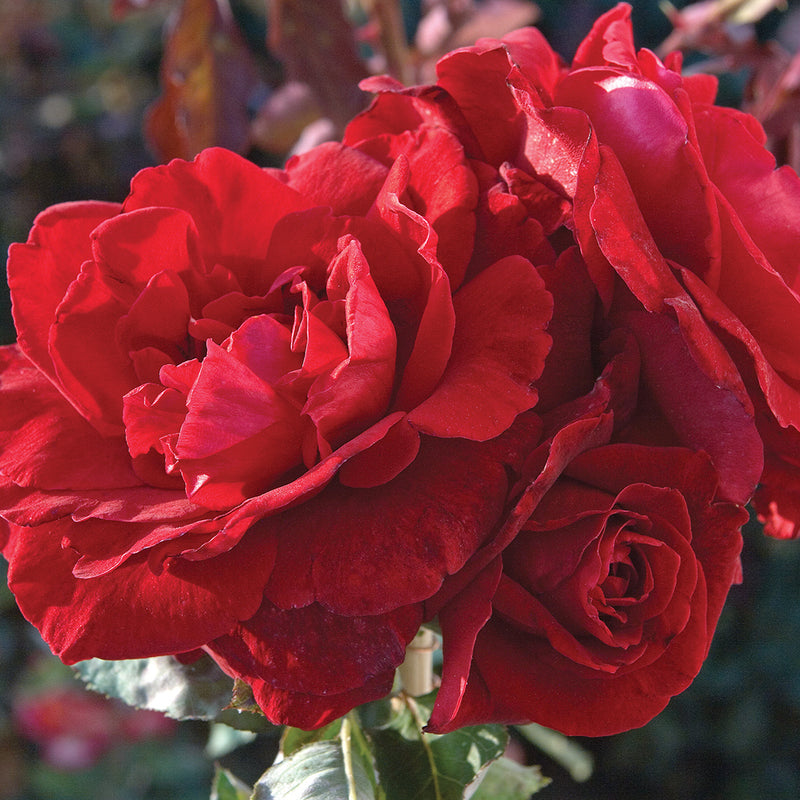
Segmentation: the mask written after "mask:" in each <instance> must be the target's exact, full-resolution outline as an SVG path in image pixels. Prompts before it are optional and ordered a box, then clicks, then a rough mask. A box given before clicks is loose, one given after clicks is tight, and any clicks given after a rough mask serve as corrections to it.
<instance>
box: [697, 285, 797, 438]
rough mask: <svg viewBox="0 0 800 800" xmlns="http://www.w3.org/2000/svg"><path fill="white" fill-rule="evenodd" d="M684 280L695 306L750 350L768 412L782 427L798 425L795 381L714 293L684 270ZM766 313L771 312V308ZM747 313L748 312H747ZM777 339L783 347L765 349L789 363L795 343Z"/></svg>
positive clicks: (786, 338)
mask: <svg viewBox="0 0 800 800" xmlns="http://www.w3.org/2000/svg"><path fill="white" fill-rule="evenodd" d="M683 279H684V282H685V284H686V286H687V288H688V289H689V291H690V292H691V294H692V296H693V298H694V299H695V300H696V302H697V305H698V306H699V307H700V308H701V309H702V311H703V314H704V315H705V316H706V317H707V318H708V319H709V321H711V322H713V323H715V324H716V325H718V326H719V327H720V328H721V329H722V330H723V331H726V332H727V333H730V334H731V335H732V336H734V337H735V338H736V339H738V340H739V341H740V342H742V343H743V344H744V346H745V348H746V349H747V351H749V354H750V356H751V358H752V367H753V371H754V373H755V378H756V380H757V382H758V387H759V388H760V389H761V391H762V392H763V395H764V399H765V401H766V403H767V405H768V407H769V409H770V412H771V413H772V414H773V415H774V416H775V418H776V419H777V420H778V422H779V424H781V425H783V426H784V427H786V426H788V425H793V426H794V427H795V428H798V427H800V416H798V415H800V395H799V394H798V389H797V388H796V385H797V381H796V380H795V381H794V385H793V384H792V383H791V382H789V381H787V380H785V379H784V377H783V376H782V375H781V374H780V373H779V372H778V371H777V370H776V369H775V366H774V365H773V364H771V363H770V361H769V359H768V357H767V356H766V354H765V349H762V347H761V343H760V342H759V341H758V340H757V339H756V337H755V336H754V334H753V332H752V331H751V330H749V329H748V328H747V327H746V326H745V325H744V324H743V323H742V321H741V320H739V319H738V318H737V317H736V315H735V314H734V313H732V311H731V310H730V309H729V308H727V307H726V306H725V304H724V303H723V302H722V300H720V298H719V297H718V296H717V295H715V294H714V293H713V292H711V291H709V290H708V288H707V287H706V286H705V285H704V284H703V283H701V282H700V281H699V280H698V279H697V278H696V277H695V276H694V275H691V274H689V273H685V274H684V275H683ZM753 304H754V305H757V304H758V301H757V300H756V299H755V298H754V299H753ZM765 313H767V314H768V315H770V316H771V315H772V311H770V310H768V311H766V312H765ZM748 316H750V315H749V314H748ZM756 324H757V328H756V330H757V331H758V330H759V329H760V328H761V323H760V322H757V323H756ZM767 325H769V322H767ZM773 331H774V333H776V334H780V331H778V330H777V329H776V328H773ZM772 338H773V342H775V341H776V339H777V338H778V337H775V336H773V337H772ZM780 338H781V339H783V342H784V343H785V346H784V348H781V347H780V345H779V346H778V347H767V348H766V349H767V350H768V352H769V353H770V355H771V356H773V357H775V356H777V358H776V359H775V360H776V361H779V362H780V363H782V364H784V365H789V361H788V360H787V354H786V352H785V351H787V350H788V351H790V350H791V349H793V345H794V343H793V342H792V341H791V338H792V337H780ZM782 350H783V351H784V352H782ZM746 371H747V372H749V371H750V369H746ZM755 383H756V381H753V390H755V392H757V391H758V389H757V388H756V386H755Z"/></svg>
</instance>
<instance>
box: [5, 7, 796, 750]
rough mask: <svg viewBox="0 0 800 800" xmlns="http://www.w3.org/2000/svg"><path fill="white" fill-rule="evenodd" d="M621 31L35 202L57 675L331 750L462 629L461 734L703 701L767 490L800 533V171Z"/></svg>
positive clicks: (479, 60)
mask: <svg viewBox="0 0 800 800" xmlns="http://www.w3.org/2000/svg"><path fill="white" fill-rule="evenodd" d="M629 17H630V8H629V7H628V6H626V5H620V6H618V7H617V8H615V9H614V10H612V11H610V12H609V13H607V14H606V15H605V16H604V17H602V18H601V19H600V20H599V21H598V22H597V23H596V25H595V27H594V28H593V30H592V31H591V32H590V34H589V35H588V37H587V38H586V39H585V41H584V42H583V43H582V44H581V46H580V48H579V49H578V51H577V54H576V56H575V58H574V60H573V62H572V64H571V65H566V64H565V63H564V62H563V61H562V60H561V58H560V57H559V56H558V55H556V54H555V53H554V52H553V51H552V49H551V48H550V47H549V45H548V44H547V43H546V41H545V40H544V39H543V37H542V36H541V34H540V33H539V32H538V31H537V30H535V29H523V30H519V31H516V32H514V33H512V34H510V35H509V36H507V37H506V38H505V39H503V40H502V41H498V40H481V41H479V42H478V44H476V45H475V46H474V47H468V48H465V49H461V50H457V51H455V52H453V53H450V54H449V55H447V56H446V57H444V58H443V59H442V60H441V61H440V62H439V64H438V80H437V83H436V84H435V85H430V86H418V87H414V88H406V87H404V86H402V85H400V84H398V83H396V82H395V81H393V80H392V79H389V78H373V79H369V80H368V81H367V82H366V83H365V88H366V89H368V90H370V91H372V92H374V93H375V95H376V96H375V99H374V101H373V103H372V105H371V106H370V108H369V109H368V110H367V111H365V112H364V113H363V114H361V115H360V116H359V117H357V118H356V119H355V120H353V121H352V123H351V124H350V125H349V127H348V129H347V131H346V133H345V136H344V139H343V141H342V142H337V143H328V144H324V145H321V146H319V147H317V148H316V149H313V150H311V151H310V152H307V153H305V154H304V155H301V156H296V157H294V158H292V159H291V160H290V161H289V162H288V164H287V165H286V167H285V169H283V170H265V169H261V168H259V167H257V166H255V165H253V164H252V163H250V162H248V161H246V160H244V159H242V158H240V157H238V156H236V155H234V154H232V153H230V152H226V151H223V150H209V151H206V152H204V153H202V154H201V155H200V156H198V157H197V159H196V160H195V161H193V162H191V163H188V162H183V161H173V162H171V163H169V164H167V165H165V166H160V167H156V168H152V169H146V170H144V171H142V172H140V173H139V174H138V175H136V177H135V178H134V179H133V182H132V185H131V191H130V194H129V195H128V197H127V198H126V199H125V201H124V203H122V205H117V204H113V203H100V202H77V203H69V204H64V205H58V206H54V207H52V208H50V209H48V210H46V211H44V212H43V213H41V214H40V215H39V216H38V218H37V219H36V221H35V223H34V226H33V230H32V231H31V234H30V237H29V239H28V241H27V242H26V243H25V244H18V245H14V246H13V247H12V249H11V252H10V258H9V262H8V277H9V285H10V288H11V293H12V300H13V313H14V319H15V323H16V327H17V330H18V343H17V344H16V345H13V346H8V347H5V348H3V350H2V374H1V375H0V380H1V381H2V384H1V386H0V409H1V411H0V427H2V432H1V442H2V446H1V448H0V479H1V481H2V483H0V514H2V517H3V519H4V520H5V521H6V524H5V525H4V528H3V530H2V533H0V543H2V547H3V554H4V556H5V557H6V559H7V560H8V562H9V572H8V579H9V585H10V587H11V589H12V590H13V592H14V593H15V595H16V598H17V601H18V603H19V606H20V608H21V610H22V612H23V613H24V614H25V616H26V617H27V618H28V619H29V620H30V621H31V622H32V623H33V624H34V625H35V626H36V627H37V628H38V629H39V630H40V631H41V633H42V635H43V637H44V639H45V640H46V641H47V643H48V644H49V645H50V647H51V648H52V649H53V651H54V652H55V653H56V654H58V655H59V656H60V657H61V658H62V659H63V660H64V661H65V662H67V663H74V662H76V661H79V660H82V659H88V658H92V657H98V658H102V659H129V658H144V657H150V656H157V655H168V654H171V655H177V656H179V657H180V658H181V659H184V660H185V659H191V658H193V657H195V656H198V655H199V654H201V653H203V652H205V653H206V654H208V655H210V656H211V657H212V658H213V659H214V660H215V661H216V662H217V663H218V664H219V665H220V666H221V667H222V669H223V670H225V671H226V672H227V673H229V674H230V675H231V676H235V677H238V678H241V679H243V680H244V681H246V682H247V683H248V684H250V686H251V687H252V689H253V693H254V697H255V699H256V701H257V702H258V704H259V705H260V707H261V708H262V709H263V711H264V713H265V714H266V715H267V717H269V719H271V720H273V721H275V722H279V723H287V724H291V725H294V726H298V727H302V728H314V727H316V726H320V725H323V724H325V723H327V722H329V721H331V720H332V719H334V718H336V717H338V716H340V715H341V714H343V713H345V712H347V711H348V710H349V709H351V708H353V707H354V706H356V705H359V704H361V703H364V702H366V701H369V700H373V699H376V698H380V697H382V696H384V695H385V694H386V693H387V692H389V691H390V689H391V687H392V682H393V676H394V672H395V669H396V668H397V666H398V665H399V664H400V663H401V662H402V660H403V657H404V651H405V648H406V645H407V644H408V643H409V642H410V641H411V639H412V638H413V637H414V635H415V634H416V632H417V631H418V629H419V628H420V625H421V624H423V623H425V622H427V621H430V620H432V619H434V618H436V619H437V620H438V624H439V626H440V629H441V632H442V638H443V658H444V663H443V668H442V676H441V686H440V689H439V692H438V699H437V701H436V706H435V708H434V711H433V716H432V718H431V721H430V725H429V729H430V730H432V731H434V732H439V733H442V732H446V731H449V730H452V729H455V728H457V727H459V726H462V725H469V724H476V723H483V722H505V723H517V722H527V721H531V720H533V721H536V722H539V723H542V724H544V725H547V726H550V727H553V728H557V729H559V730H561V731H564V732H566V733H569V734H579V735H605V734H610V733H614V732H618V731H622V730H625V729H628V728H631V727H634V726H638V725H642V724H644V723H645V722H647V721H648V720H649V719H650V718H652V717H653V716H654V715H655V714H657V713H658V712H659V711H660V710H661V709H662V708H663V707H664V706H665V705H666V703H667V702H668V701H669V699H670V697H672V696H673V695H675V694H676V693H678V692H680V691H682V690H683V689H685V688H686V686H688V684H689V683H690V682H691V681H692V679H693V678H694V676H695V675H696V674H697V672H698V670H699V669H700V666H701V664H702V662H703V660H704V658H705V656H706V654H707V652H708V648H709V644H710V641H711V637H712V634H713V631H714V627H715V624H716V622H717V619H718V617H719V614H720V611H721V609H722V606H723V604H724V601H725V598H726V595H727V592H728V590H729V588H730V587H731V585H732V584H733V583H735V582H737V581H738V580H739V579H740V577H741V576H740V562H739V552H740V547H741V535H740V528H741V526H742V524H743V522H744V521H745V520H746V519H747V517H748V514H747V512H746V511H745V508H744V506H745V504H747V503H748V502H750V501H751V500H752V501H753V503H754V506H755V508H756V510H757V513H758V514H759V515H760V517H761V518H762V520H763V521H764V522H765V526H766V530H767V532H768V533H770V534H772V535H776V536H781V537H791V536H794V535H796V534H797V532H798V524H800V433H799V432H798V429H799V428H800V335H798V332H800V301H798V292H799V291H800V257H799V256H798V254H799V253H800V180H798V178H797V176H796V175H795V174H794V173H792V172H791V171H790V170H788V169H787V168H783V169H779V170H776V169H775V162H774V160H773V159H772V157H771V156H770V155H769V154H768V152H767V151H766V150H765V148H764V134H763V132H762V130H761V128H760V127H759V125H758V123H757V122H756V121H755V120H754V119H753V118H751V117H749V116H747V115H745V114H743V113H741V112H738V111H736V110H733V109H730V108H722V107H718V106H715V105H714V96H715V89H716V84H715V80H714V79H713V78H712V77H710V76H706V75H692V76H691V77H682V76H681V64H680V59H679V57H678V56H673V57H670V58H667V59H666V61H664V62H663V63H662V61H660V60H659V59H658V58H657V57H656V56H655V55H654V54H653V53H652V52H650V51H647V50H641V51H639V52H637V51H636V50H635V48H634V45H633V41H632V34H631V25H630V19H629Z"/></svg>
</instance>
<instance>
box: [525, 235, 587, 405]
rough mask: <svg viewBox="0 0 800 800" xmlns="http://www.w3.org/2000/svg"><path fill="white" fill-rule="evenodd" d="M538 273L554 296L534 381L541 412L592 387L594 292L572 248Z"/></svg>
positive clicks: (578, 256)
mask: <svg viewBox="0 0 800 800" xmlns="http://www.w3.org/2000/svg"><path fill="white" fill-rule="evenodd" d="M538 272H539V275H541V277H542V278H543V279H544V283H545V287H546V288H547V291H549V292H550V294H551V295H552V296H553V318H552V319H551V320H550V323H549V324H548V326H547V333H548V334H549V335H550V337H551V338H552V340H553V344H552V347H551V348H550V352H549V353H548V355H547V359H546V361H545V364H544V371H543V373H542V377H541V378H540V379H539V380H538V381H537V384H536V387H537V389H538V392H539V401H538V403H537V404H536V408H537V410H538V411H539V412H540V413H543V412H545V411H547V410H548V409H551V408H553V407H554V406H556V405H559V404H561V403H565V402H567V401H569V400H574V399H575V398H576V397H580V396H581V395H584V394H586V393H587V392H589V391H590V390H591V388H592V383H593V380H594V368H593V364H592V349H591V336H592V332H593V324H594V315H595V306H596V304H597V293H596V291H595V287H594V284H593V283H592V282H591V280H590V278H589V275H588V273H587V271H586V265H585V264H584V263H583V259H581V256H580V253H579V252H578V249H577V248H575V247H572V248H569V249H568V250H565V251H564V252H563V253H562V254H561V256H560V257H559V258H558V261H557V262H556V263H555V264H553V265H552V266H551V265H545V266H542V267H539V268H538Z"/></svg>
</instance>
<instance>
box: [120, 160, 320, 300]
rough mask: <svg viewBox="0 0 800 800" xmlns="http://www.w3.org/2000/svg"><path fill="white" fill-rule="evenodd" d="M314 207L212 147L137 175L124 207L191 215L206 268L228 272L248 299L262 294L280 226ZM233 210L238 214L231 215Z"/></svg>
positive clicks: (261, 172) (254, 168) (248, 164)
mask: <svg viewBox="0 0 800 800" xmlns="http://www.w3.org/2000/svg"><path fill="white" fill-rule="evenodd" d="M311 205H312V204H311V203H310V202H309V201H307V200H305V199H304V198H302V197H301V196H300V195H299V194H298V193H297V192H296V191H295V190H294V189H292V188H291V187H290V186H287V185H286V184H284V183H282V182H281V181H279V180H278V179H277V178H275V177H274V176H273V175H270V174H268V173H267V172H266V171H264V170H262V169H260V168H259V167H257V166H256V165H255V164H253V163H252V162H250V161H248V160H246V159H244V158H242V157H241V156H238V155H236V154H235V153H233V152H231V151H228V150H224V149H221V148H210V149H207V150H204V151H203V152H202V153H201V154H200V155H199V156H197V158H196V159H195V160H194V161H180V160H175V161H171V162H170V163H169V164H166V165H163V166H159V167H153V168H150V169H145V170H142V171H141V172H139V173H138V174H137V175H136V176H135V177H134V179H133V181H132V182H131V192H130V194H129V195H128V198H127V199H126V201H125V204H124V208H125V211H133V210H135V209H140V208H147V207H150V206H161V207H167V208H178V209H182V210H184V211H186V212H188V214H189V215H190V216H191V217H192V219H193V220H194V222H195V225H196V227H197V230H198V232H199V236H200V244H201V249H202V253H203V257H204V261H205V263H206V264H207V265H208V266H209V267H211V265H213V264H222V265H224V266H226V267H228V269H230V270H231V271H232V272H233V273H234V274H235V275H236V277H237V278H238V279H239V282H240V284H241V287H242V289H243V290H244V291H245V292H246V293H247V294H258V292H257V291H256V290H257V288H258V287H259V286H260V285H261V284H262V283H263V281H264V275H263V272H264V266H265V263H266V262H265V259H264V256H265V253H266V252H267V248H268V247H269V242H270V239H271V237H272V231H273V228H274V226H275V224H276V222H277V221H278V220H279V219H281V217H283V216H285V215H286V214H290V213H292V212H294V211H300V210H303V209H306V208H309V207H310V206H311ZM231 208H236V209H237V210H238V212H237V213H236V214H231V213H230V212H229V209H231ZM273 277H274V276H273Z"/></svg>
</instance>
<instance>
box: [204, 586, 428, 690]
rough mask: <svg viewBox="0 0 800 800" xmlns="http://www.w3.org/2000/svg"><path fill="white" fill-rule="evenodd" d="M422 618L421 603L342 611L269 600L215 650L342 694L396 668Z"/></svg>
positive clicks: (292, 686)
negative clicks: (373, 611) (366, 612)
mask: <svg viewBox="0 0 800 800" xmlns="http://www.w3.org/2000/svg"><path fill="white" fill-rule="evenodd" d="M421 621H422V609H421V608H420V607H419V606H413V605H412V606H404V607H398V608H397V609H394V610H392V611H391V612H390V613H387V614H378V615H374V616H339V615H336V614H331V613H330V612H329V611H326V610H325V609H324V608H322V607H321V606H319V605H317V604H312V605H310V606H305V607H304V608H293V609H287V610H283V609H280V608H277V607H275V606H274V605H272V604H271V603H269V602H268V601H265V602H264V603H262V605H261V608H260V609H259V610H258V613H256V614H255V616H253V617H251V618H250V619H248V620H247V621H245V622H242V623H240V624H239V625H238V626H237V627H236V629H235V630H234V631H233V632H232V633H231V634H230V635H229V636H224V637H222V638H221V639H218V640H216V641H214V642H212V643H211V644H210V645H209V649H210V650H211V651H212V652H215V653H216V652H218V653H220V654H221V655H223V656H224V657H225V660H226V662H227V663H228V664H230V665H231V666H234V667H235V668H236V669H237V671H238V672H241V671H244V672H245V674H247V675H248V676H252V677H256V678H260V679H261V680H264V681H266V682H267V683H270V684H272V685H274V686H276V687H278V688H281V689H288V690H291V691H294V692H301V693H304V694H320V695H324V694H340V693H342V692H345V691H349V690H352V689H357V688H358V687H359V686H362V685H363V684H364V683H366V682H368V681H369V680H370V679H372V678H375V677H376V676H380V675H386V674H387V673H389V672H393V671H394V669H395V668H396V667H398V666H399V665H400V663H401V662H402V661H403V658H404V656H405V648H406V645H407V644H408V642H410V641H411V639H413V638H414V635H415V634H416V632H417V630H418V629H419V626H420V623H421Z"/></svg>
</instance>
